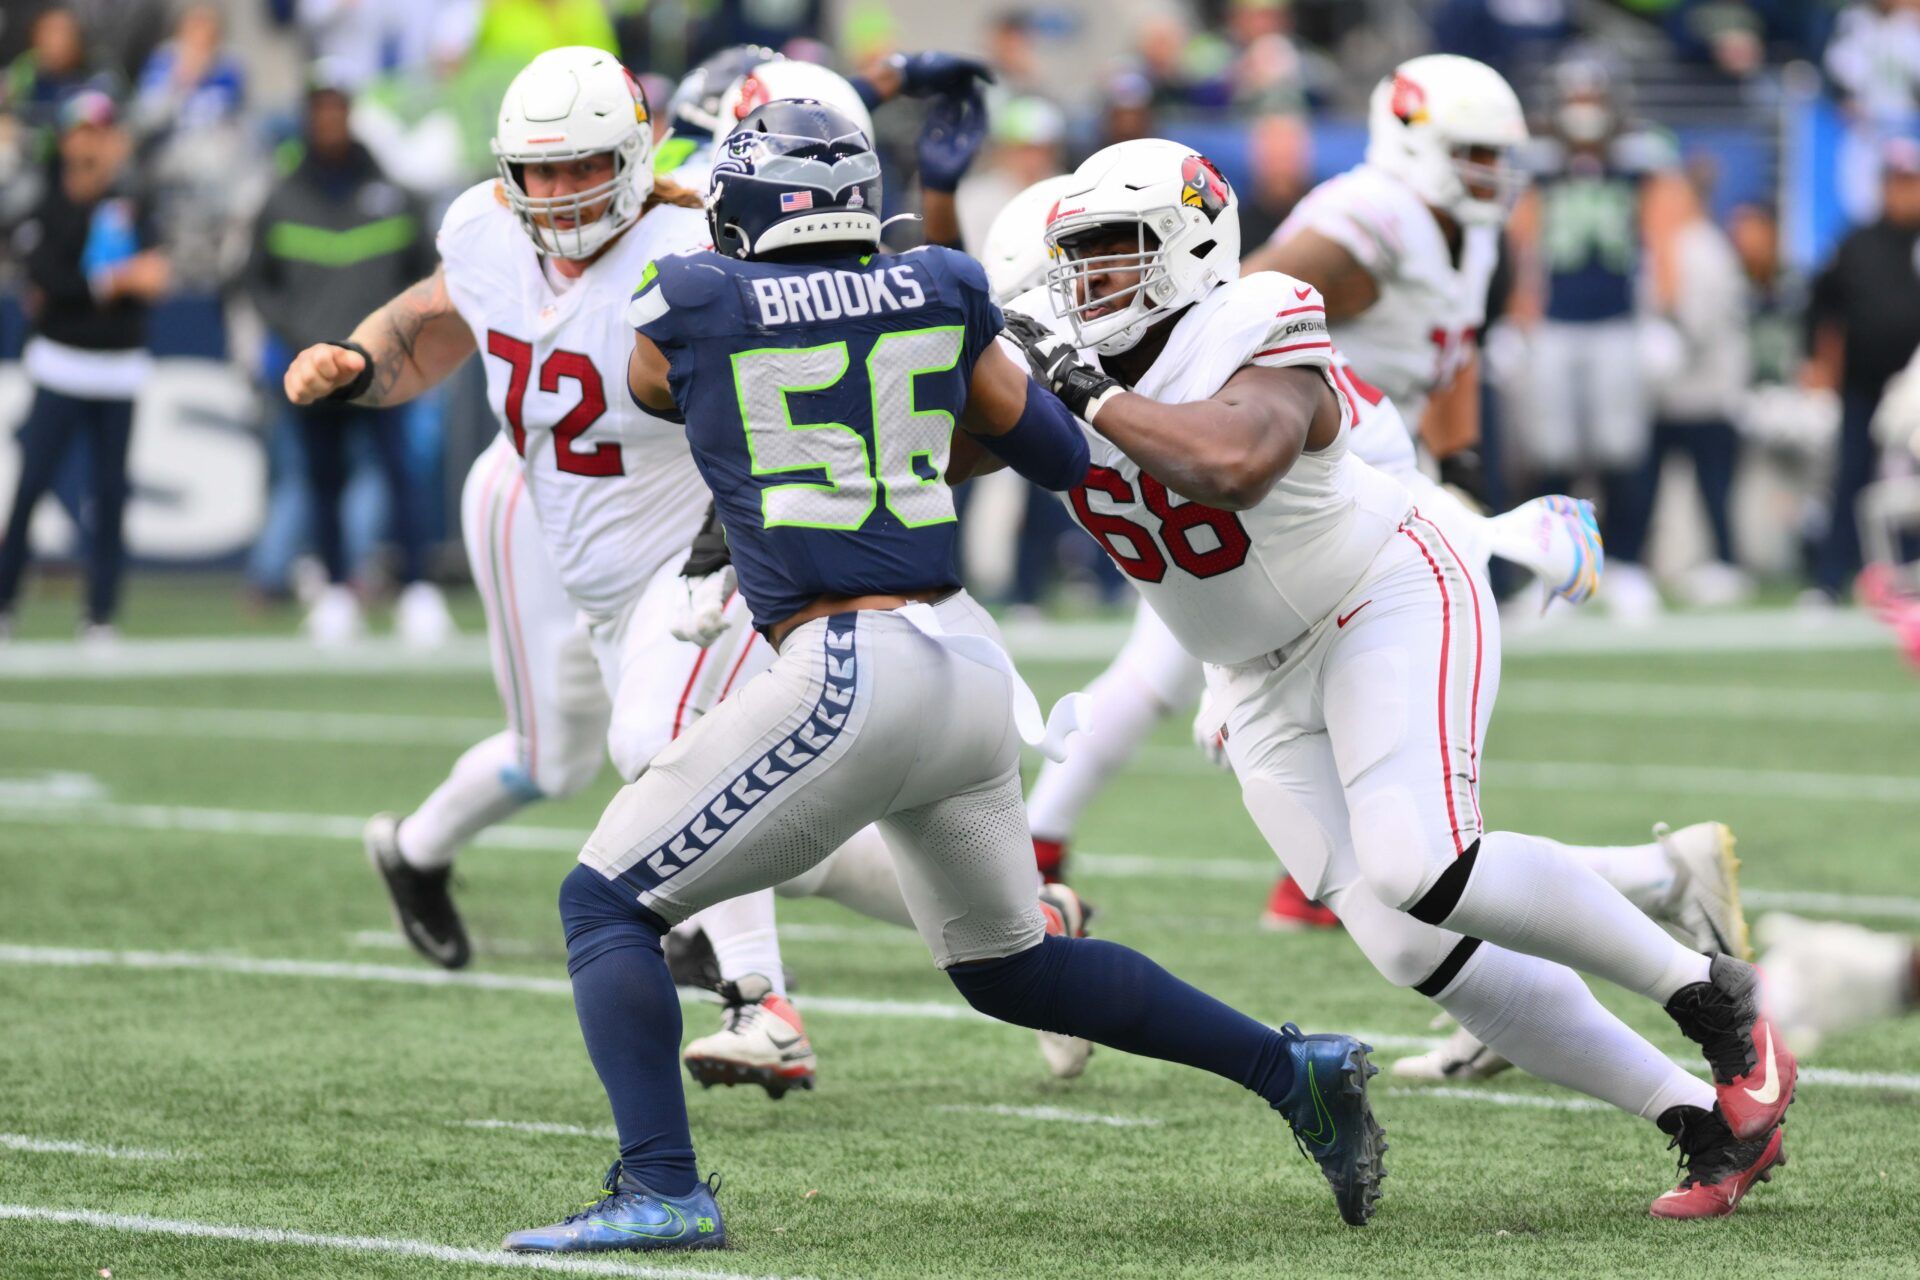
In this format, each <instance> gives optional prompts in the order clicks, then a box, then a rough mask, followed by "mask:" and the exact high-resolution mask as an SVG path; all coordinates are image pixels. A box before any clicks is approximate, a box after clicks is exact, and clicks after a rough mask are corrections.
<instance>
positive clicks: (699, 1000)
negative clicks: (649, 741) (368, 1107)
mask: <svg viewBox="0 0 1920 1280" xmlns="http://www.w3.org/2000/svg"><path fill="white" fill-rule="evenodd" d="M0 965H15V966H20V967H26V968H54V969H98V968H120V969H146V970H176V971H193V972H209V973H236V974H246V975H249V976H254V977H268V978H312V979H318V980H321V981H332V982H374V983H391V984H395V985H399V986H414V987H463V988H467V989H469V990H477V991H518V992H525V993H529V994H533V995H545V996H567V997H571V996H572V994H573V989H572V988H571V987H570V986H569V985H568V984H567V981H566V979H564V978H543V977H539V976H536V975H531V974H511V973H474V972H471V971H468V970H461V971H458V972H449V971H447V970H445V969H428V968H401V967H400V966H398V965H378V964H350V963H341V962H338V961H331V960H288V959H274V958H268V957H259V956H237V955H228V954H222V953H219V952H206V951H103V950H95V949H90V948H82V947H35V946H15V945H5V944H0ZM680 999H681V1002H682V1003H685V1004H706V1003H711V1000H712V995H711V993H709V992H704V991H695V990H692V989H690V988H684V987H683V988H681V990H680ZM801 1004H802V1005H803V1006H804V1008H805V1009H806V1010H807V1011H808V1012H810V1013H812V1012H818V1013H839V1014H846V1015H848V1016H850V1017H863V1018H921V1019H932V1020H934V1021H939V1022H956V1021H962V1022H990V1021H991V1019H989V1018H987V1017H986V1016H985V1015H983V1014H979V1013H976V1012H974V1011H973V1010H972V1009H970V1008H968V1007H967V1006H966V1005H964V1004H959V1003H956V1002H949V1001H940V1000H869V999H863V998H861V997H857V996H828V995H813V994H808V995H803V996H802V997H801ZM1356 1034H1358V1036H1359V1038H1360V1039H1362V1040H1365V1041H1367V1042H1368V1043H1370V1044H1372V1045H1373V1046H1374V1047H1375V1048H1376V1049H1382V1050H1396V1049H1399V1050H1407V1051H1413V1050H1420V1049H1428V1048H1432V1047H1433V1046H1434V1045H1436V1044H1438V1043H1439V1040H1438V1039H1437V1038H1434V1037H1431V1036H1415V1035H1398V1034H1390V1033H1386V1032H1359V1033H1356ZM1676 1061H1678V1062H1680V1063H1681V1064H1682V1065H1683V1066H1687V1067H1689V1069H1693V1068H1696V1067H1698V1066H1699V1064H1698V1063H1696V1062H1693V1061H1692V1060H1691V1059H1686V1058H1677V1059H1676ZM1800 1078H1801V1079H1802V1080H1804V1081H1806V1082H1808V1083H1810V1084H1826V1085H1837V1086H1840V1087H1843V1088H1857V1089H1894V1090H1901V1091H1906V1092H1915V1093H1920V1074H1915V1075H1907V1074H1900V1073H1893V1072H1861V1071H1845V1070H1838V1069H1834V1068H1826V1067H1808V1068H1804V1069H1803V1070H1802V1071H1801V1073H1800Z"/></svg>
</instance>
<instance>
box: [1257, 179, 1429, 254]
mask: <svg viewBox="0 0 1920 1280" xmlns="http://www.w3.org/2000/svg"><path fill="white" fill-rule="evenodd" d="M1409 202H1411V207H1410V204H1409ZM1413 212H1418V213H1421V214H1425V212H1426V206H1425V205H1422V204H1420V201H1419V197H1418V196H1415V195H1414V194H1413V191H1412V189H1411V188H1409V187H1408V186H1407V185H1406V184H1405V183H1404V182H1401V181H1400V180H1399V179H1398V178H1395V177H1393V176H1392V175H1391V174H1387V173H1383V172H1381V171H1380V170H1378V169H1373V168H1370V167H1368V166H1366V165H1361V166H1360V167H1358V168H1355V169H1349V170H1347V172H1345V173H1342V174H1339V175H1337V176H1335V177H1332V178H1329V179H1328V180H1327V181H1325V182H1323V183H1321V184H1320V185H1319V186H1318V187H1315V188H1314V189H1313V190H1312V191H1310V192H1308V193H1307V197H1306V199H1304V200H1302V201H1301V202H1300V207H1299V208H1298V209H1296V210H1294V212H1293V214H1292V215H1291V216H1290V217H1288V219H1287V221H1286V223H1284V224H1283V225H1282V228H1281V230H1282V231H1283V232H1285V234H1286V236H1291V235H1293V234H1294V233H1296V232H1298V231H1303V230H1304V231H1315V232H1318V233H1319V234H1321V235H1323V236H1325V237H1327V239H1329V240H1332V241H1333V242H1334V243H1335V244H1337V245H1339V246H1340V247H1341V248H1343V249H1345V250H1346V251H1347V252H1348V253H1350V254H1352V255H1353V260H1354V261H1355V262H1357V263H1359V264H1360V265H1361V266H1362V267H1364V268H1365V269H1366V270H1367V272H1368V273H1369V274H1371V275H1373V276H1375V277H1381V276H1387V275H1391V274H1392V273H1393V269H1394V266H1395V264H1396V263H1398V262H1399V260H1400V259H1401V258H1402V257H1403V256H1404V255H1405V254H1406V252H1407V244H1408V238H1409V228H1408V218H1409V217H1410V216H1411V214H1412V213H1413ZM1276 237H1280V233H1276ZM1280 238H1284V237H1280Z"/></svg>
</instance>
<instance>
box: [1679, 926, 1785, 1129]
mask: <svg viewBox="0 0 1920 1280" xmlns="http://www.w3.org/2000/svg"><path fill="white" fill-rule="evenodd" d="M1667 1013H1668V1015H1669V1016H1671V1017H1672V1018H1673V1020H1674V1021H1675V1022H1676V1023H1678V1024H1679V1026H1680V1030H1681V1031H1683V1032H1685V1033H1686V1036H1687V1038H1688V1039H1689V1040H1691V1041H1693V1042H1694V1043H1695V1044H1697V1045H1699V1046H1700V1050H1701V1052H1702V1054H1704V1055H1705V1057H1706V1059H1707V1065H1708V1066H1710V1067H1712V1068H1713V1090H1714V1094H1715V1096H1716V1097H1717V1098H1718V1099H1719V1103H1720V1114H1721V1115H1722V1116H1723V1117H1724V1118H1725V1119H1726V1123H1727V1127H1728V1128H1729V1129H1731V1130H1732V1131H1733V1136H1734V1137H1736V1138H1738V1139H1740V1140H1741V1141H1743V1142H1745V1141H1750V1140H1752V1139H1754V1138H1760V1137H1764V1136H1765V1135H1766V1134H1767V1133H1769V1132H1771V1131H1772V1130H1773V1129H1775V1128H1777V1127H1779V1125H1780V1122H1781V1121H1782V1120H1784V1119H1785V1118H1786V1114H1787V1105H1788V1104H1789V1103H1791V1102H1792V1101H1793V1086H1794V1082H1795V1080H1796V1079H1798V1076H1799V1068H1798V1066H1797V1065H1796V1064H1795V1062H1794V1058H1793V1053H1792V1051H1791V1050H1789V1049H1788V1048H1787V1044H1786V1041H1785V1040H1783V1039H1782V1038H1781V1037H1780V1034H1779V1033H1778V1032H1777V1031H1775V1030H1774V1027H1773V1023H1771V1022H1769V1021H1768V1020H1767V1019H1766V1017H1765V1016H1763V1015H1762V1014H1761V1012H1760V971H1759V970H1758V969H1756V968H1754V967H1753V966H1752V965H1750V964H1748V963H1747V962H1746V961H1744V960H1736V959H1734V958H1733V957H1732V956H1728V955H1718V956H1715V957H1714V958H1713V967H1712V969H1711V970H1710V971H1709V977H1708V980H1707V981H1705V982H1695V983H1692V984H1690V985H1688V986H1685V987H1682V988H1680V990H1678V991H1676V992H1674V993H1673V998H1672V999H1670V1000H1668V1001H1667Z"/></svg>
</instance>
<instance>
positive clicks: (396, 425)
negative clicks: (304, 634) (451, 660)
mask: <svg viewBox="0 0 1920 1280" xmlns="http://www.w3.org/2000/svg"><path fill="white" fill-rule="evenodd" d="M350 106H351V104H350V103H349V102H348V100H347V96H346V94H345V92H344V91H343V90H341V89H340V88H338V87H337V86H335V85H333V84H331V83H325V82H321V83H316V84H314V85H313V86H312V87H311V88H309V90H308V92H307V97H306V104H305V109H306V115H305V120H304V122H303V137H302V143H303V148H304V150H303V154H302V155H301V158H300V161H299V164H298V165H297V166H296V167H295V168H294V169H293V171H292V172H291V173H288V174H287V175H286V176H285V177H283V178H281V179H280V181H279V182H277V183H275V184H274V187H273V189H272V191H271V192H269V193H268V195H267V200H266V204H265V205H264V206H262V208H261V210H260V213H259V216H258V217H257V218H256V220H255V222H254V230H253V244H252V252H251V254H250V256H249V259H248V263H247V290H248V294H249V296H250V297H251V298H252V300H253V304H254V307H255V308H256V309H257V310H258V311H259V312H260V315H261V318H262V319H263V320H264V321H265V322H266V324H267V327H268V328H269V329H270V330H271V331H272V333H273V335H274V337H275V338H276V339H278V340H279V342H281V343H282V344H283V345H284V346H285V347H286V348H287V350H289V351H299V350H302V349H303V348H305V347H307V346H309V345H311V344H312V343H314V342H316V341H320V340H321V339H323V338H324V337H325V336H326V335H328V334H334V333H341V332H345V331H346V330H348V329H350V328H351V327H352V326H353V324H354V322H355V321H357V320H358V319H359V318H360V317H361V316H364V315H366V314H367V312H369V311H371V310H372V309H373V308H374V307H376V306H378V305H379V304H380V303H381V302H382V301H383V300H384V299H386V298H390V297H392V296H393V294H394V292H395V291H396V290H398V289H400V288H403V287H405V286H406V285H407V284H408V283H410V282H412V281H415V280H418V279H420V278H421V277H422V276H424V275H426V274H428V273H429V272H430V271H431V270H432V269H433V251H432V246H431V244H430V243H429V241H428V238H427V229H426V225H425V211H424V210H423V209H422V208H421V206H420V204H419V202H418V201H417V200H415V199H414V198H413V197H412V196H411V195H409V194H408V193H407V192H406V191H405V190H403V189H402V188H401V187H399V186H398V185H396V184H395V183H394V182H392V181H391V180H390V179H389V178H388V177H387V176H386V174H384V173H382V172H381V170H380V167H379V166H378V164H376V163H375V162H374V159H373V157H372V155H370V154H369V153H368V152H367V150H366V148H364V147H362V146H361V145H360V144H359V143H358V142H356V141H354V139H353V136H352V135H351V134H350V133H349V132H348V129H347V116H348V112H349V109H350ZM285 412H287V413H289V414H291V415H292V416H293V418H294V420H295V422H296V423H297V425H298V427H299V433H300V438H301V444H302V446H303V447H304V452H305V455H306V464H307V479H308V482H309V486H310V491H311V495H312V501H311V512H312V520H313V536H314V543H315V546H316V549H317V550H318V552H319V554H320V560H321V562H322V563H323V564H324V565H325V567H326V571H327V588H326V590H325V591H324V592H323V593H322V594H321V595H320V597H319V599H318V600H316V601H315V602H314V605H313V608H312V611H311V612H310V613H309V614H308V615H307V624H306V625H307V631H308V634H309V635H310V636H312V638H313V640H314V642H315V643H317V644H322V645H340V644H346V643H349V642H351V641H353V640H354V639H356V638H358V637H359V635H360V634H361V632H362V630H363V629H364V622H363V620H362V616H361V610H360V600H359V597H358V596H357V595H356V594H355V592H354V588H353V586H352V585H351V580H352V577H353V573H354V569H355V567H356V566H354V565H353V564H352V563H351V562H350V561H349V560H348V558H347V548H346V542H345V539H344V536H343V533H342V528H341V504H342V498H343V497H344V495H345V493H346V490H347V482H348V479H349V478H350V473H351V466H350V458H351V456H352V455H351V451H350V444H351V441H350V439H349V436H350V434H351V433H361V434H363V435H364V436H365V438H366V439H367V440H369V441H370V442H371V443H372V445H373V452H374V454H375V456H376V457H377V458H378V459H379V463H380V469H381V471H382V472H383V473H384V475H385V479H386V485H387V492H388V494H389V495H390V500H389V512H390V521H391V524H392V528H393V533H394V541H395V543H396V544H397V546H398V549H399V553H400V554H399V559H398V561H397V562H396V565H397V575H396V576H397V580H398V584H399V596H398V598H397V599H396V600H395V604H394V622H395V626H396V628H397V630H398V631H399V633H400V636H401V639H402V640H404V641H405V642H406V643H408V644H410V645H414V646H417V647H420V648H433V647H435V646H438V645H440V644H443V643H445V642H446V640H447V639H448V638H449V637H450V636H451V635H452V634H453V619H452V616H451V615H450V614H449V613H448V612H447V606H446V601H445V600H444V599H443V598H442V596H441V594H440V591H439V589H438V588H437V587H435V586H434V585H433V584H432V583H430V582H428V581H426V577H425V573H426V553H427V545H426V544H427V537H426V532H425V530H424V529H423V528H422V518H421V515H420V505H421V504H420V502H419V500H418V498H417V496H416V489H417V483H416V480H415V478H414V477H413V476H412V474H411V470H412V469H411V467H410V465H409V458H408V452H407V424H406V415H405V414H403V413H401V412H400V411H398V410H396V409H391V408H386V407H382V406H374V405H352V404H341V403H322V404H316V405H310V406H298V405H295V406H289V407H288V408H287V409H286V410H285Z"/></svg>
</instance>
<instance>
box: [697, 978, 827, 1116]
mask: <svg viewBox="0 0 1920 1280" xmlns="http://www.w3.org/2000/svg"><path fill="white" fill-rule="evenodd" d="M720 995H721V998H722V999H724V1000H725V1001H726V1002H727V1007H726V1008H725V1010H723V1011H722V1012H721V1015H720V1029H719V1030H718V1031H716V1032H714V1033H713V1034H712V1035H710V1036H701V1037H700V1038H699V1039H698V1040H695V1041H694V1042H693V1043H692V1044H690V1045H688V1046H687V1052H686V1054H685V1056H684V1061H685V1062H686V1064H687V1074H689V1075H691V1076H692V1077H693V1078H694V1079H695V1080H698V1081H699V1082H700V1085H701V1087H702V1088H706V1089H711V1088H712V1087H713V1086H714V1085H717V1084H723V1085H736V1084H757V1085H759V1086H760V1087H761V1088H763V1089H765V1090H766V1091H767V1096H768V1097H769V1098H780V1097H784V1096H785V1095H786V1093H787V1091H788V1090H789V1089H811V1088H813V1077H814V1067H815V1065H816V1060H815V1058H814V1056H813V1045H811V1044H810V1043H808V1041H807V1029H806V1028H805V1027H804V1026H802V1025H801V1022H800V1011H799V1010H797V1009H795V1008H794V1007H793V1005H792V1004H791V1003H790V1002H789V1001H788V1000H787V998H786V997H785V996H783V995H779V994H778V993H776V992H775V991H774V989H773V984H772V983H770V982H768V981H767V980H766V979H765V978H763V977H761V976H760V975H759V974H757V973H750V974H748V975H747V976H745V977H744V978H741V979H740V980H739V981H737V982H723V983H721V984H720Z"/></svg>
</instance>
